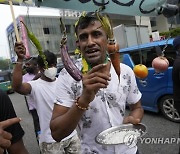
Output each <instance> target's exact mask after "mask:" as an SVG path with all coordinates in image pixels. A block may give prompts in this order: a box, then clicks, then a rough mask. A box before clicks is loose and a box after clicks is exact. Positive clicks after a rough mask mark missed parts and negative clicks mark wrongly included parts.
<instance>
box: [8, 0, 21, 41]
mask: <svg viewBox="0 0 180 154" xmlns="http://www.w3.org/2000/svg"><path fill="white" fill-rule="evenodd" d="M9 5H10V9H11V15H12V19H13V24H14V31H15V35H16V39H17V42H21V39H20V37H19V32H18V29H17V24H16V19H15V16H14V10H13V4H12V0H9Z"/></svg>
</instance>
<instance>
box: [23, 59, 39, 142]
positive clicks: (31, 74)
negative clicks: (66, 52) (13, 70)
mask: <svg viewBox="0 0 180 154" xmlns="http://www.w3.org/2000/svg"><path fill="white" fill-rule="evenodd" d="M25 71H26V73H25V74H24V75H23V81H22V82H28V81H31V80H33V79H34V78H35V76H36V75H37V74H38V66H37V58H36V57H29V58H27V59H26V62H25ZM24 97H25V100H26V103H27V107H28V110H29V112H30V113H31V115H32V118H33V123H34V130H35V134H36V138H37V141H38V140H39V139H38V138H39V134H40V126H39V117H38V114H37V111H36V103H35V100H34V98H33V96H31V95H27V96H24Z"/></svg>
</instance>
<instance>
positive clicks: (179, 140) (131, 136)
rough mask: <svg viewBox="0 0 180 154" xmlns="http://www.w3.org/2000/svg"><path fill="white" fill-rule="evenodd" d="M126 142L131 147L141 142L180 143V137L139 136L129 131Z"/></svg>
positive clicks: (125, 138)
mask: <svg viewBox="0 0 180 154" xmlns="http://www.w3.org/2000/svg"><path fill="white" fill-rule="evenodd" d="M124 143H125V145H127V146H128V147H129V148H132V147H134V146H136V144H137V143H140V144H180V138H175V137H143V138H142V137H137V135H135V134H131V133H128V134H126V135H125V136H124Z"/></svg>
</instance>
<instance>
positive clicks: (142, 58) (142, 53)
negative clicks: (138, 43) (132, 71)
mask: <svg viewBox="0 0 180 154" xmlns="http://www.w3.org/2000/svg"><path fill="white" fill-rule="evenodd" d="M130 56H131V58H132V61H133V62H134V64H135V65H137V64H140V63H141V64H144V65H146V66H147V67H152V66H151V64H152V60H153V59H154V58H156V57H157V53H156V49H155V48H154V47H148V48H143V49H139V50H134V51H132V52H130Z"/></svg>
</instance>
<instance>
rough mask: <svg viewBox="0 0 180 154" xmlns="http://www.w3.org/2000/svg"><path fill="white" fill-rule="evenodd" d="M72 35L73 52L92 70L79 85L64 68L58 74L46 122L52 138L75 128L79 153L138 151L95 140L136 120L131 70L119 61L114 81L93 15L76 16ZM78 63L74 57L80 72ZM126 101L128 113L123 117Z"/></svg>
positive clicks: (137, 111) (136, 99)
mask: <svg viewBox="0 0 180 154" xmlns="http://www.w3.org/2000/svg"><path fill="white" fill-rule="evenodd" d="M75 31H76V36H77V38H78V41H77V45H78V48H79V49H80V51H81V54H82V57H83V58H84V59H85V60H86V62H87V64H88V65H89V68H91V69H89V71H88V72H87V73H86V74H83V76H82V81H75V80H74V79H73V78H72V77H71V76H70V74H69V73H67V71H66V70H65V69H63V70H62V71H61V72H60V74H59V77H58V81H57V86H56V90H55V91H56V101H55V106H54V109H53V115H52V119H51V123H50V128H51V132H52V136H53V138H54V139H55V140H56V141H61V140H62V139H63V138H65V137H66V136H68V135H69V134H70V133H71V132H72V131H73V130H74V129H75V128H76V127H77V126H78V127H77V128H79V131H78V132H79V136H80V140H81V149H82V150H81V153H82V154H92V153H96V154H136V153H138V150H137V146H134V147H132V148H129V147H128V146H127V145H125V144H120V145H111V146H106V145H103V146H102V145H100V144H97V143H96V141H95V138H96V136H97V135H98V134H99V133H100V132H102V131H104V130H106V129H108V128H111V127H112V126H119V125H121V124H123V123H132V124H138V123H140V122H141V119H142V118H143V114H144V110H143V108H142V106H141V102H140V99H141V93H140V91H139V89H138V87H137V84H136V78H135V75H134V72H133V71H132V69H131V68H130V67H129V66H127V65H125V64H122V63H121V64H120V69H121V74H120V76H119V78H118V76H117V74H116V72H115V69H114V67H113V66H112V64H111V61H110V60H109V58H108V54H107V44H108V38H107V34H106V32H105V30H104V29H103V27H102V24H101V22H100V21H99V20H98V18H97V16H96V15H95V13H94V12H93V13H87V14H86V15H85V16H81V17H80V18H79V20H78V24H77V26H76V27H75ZM82 62H83V61H82V59H78V60H77V61H76V63H75V64H76V66H77V67H78V68H79V70H82V69H83V63H82ZM119 80H120V82H119ZM126 103H128V104H129V107H130V113H129V115H128V116H126V117H125V108H126Z"/></svg>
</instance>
